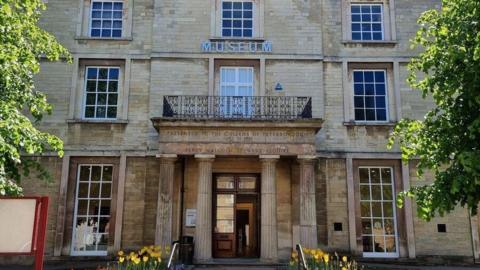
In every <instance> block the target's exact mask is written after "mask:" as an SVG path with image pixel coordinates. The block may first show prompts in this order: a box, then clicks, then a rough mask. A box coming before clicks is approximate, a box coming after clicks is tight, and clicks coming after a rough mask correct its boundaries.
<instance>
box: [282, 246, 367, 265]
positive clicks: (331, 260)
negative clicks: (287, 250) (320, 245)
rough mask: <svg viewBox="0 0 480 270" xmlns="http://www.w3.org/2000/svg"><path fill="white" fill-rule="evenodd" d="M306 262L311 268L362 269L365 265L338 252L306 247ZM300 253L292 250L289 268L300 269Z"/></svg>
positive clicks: (304, 250) (304, 251)
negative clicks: (331, 252)
mask: <svg viewBox="0 0 480 270" xmlns="http://www.w3.org/2000/svg"><path fill="white" fill-rule="evenodd" d="M303 253H304V254H305V262H306V265H307V267H308V269H309V270H360V269H363V267H361V266H359V265H358V264H357V262H356V261H354V260H349V259H348V257H347V256H342V257H340V256H339V255H338V254H337V253H336V252H335V253H334V254H333V255H331V254H328V253H325V252H323V251H322V250H320V249H308V248H304V249H303ZM298 263H299V259H298V254H297V252H295V251H294V252H292V258H291V260H290V264H289V268H290V269H292V270H293V269H298Z"/></svg>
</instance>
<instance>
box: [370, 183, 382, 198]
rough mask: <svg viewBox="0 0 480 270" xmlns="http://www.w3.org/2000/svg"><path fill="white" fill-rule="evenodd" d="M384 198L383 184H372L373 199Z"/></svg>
mask: <svg viewBox="0 0 480 270" xmlns="http://www.w3.org/2000/svg"><path fill="white" fill-rule="evenodd" d="M381 199H382V186H380V185H377V186H372V200H381Z"/></svg>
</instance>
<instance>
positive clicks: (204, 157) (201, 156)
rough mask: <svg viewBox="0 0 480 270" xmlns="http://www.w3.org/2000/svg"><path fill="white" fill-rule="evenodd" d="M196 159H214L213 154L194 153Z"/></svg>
mask: <svg viewBox="0 0 480 270" xmlns="http://www.w3.org/2000/svg"><path fill="white" fill-rule="evenodd" d="M195 158H196V159H199V160H200V161H213V160H214V159H215V155H207V154H196V155H195Z"/></svg>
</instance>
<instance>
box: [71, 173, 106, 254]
mask: <svg viewBox="0 0 480 270" xmlns="http://www.w3.org/2000/svg"><path fill="white" fill-rule="evenodd" d="M112 177H113V165H86V164H81V165H79V166H78V172H77V181H76V192H75V213H74V220H73V233H72V252H71V254H72V255H83V256H92V255H98V256H106V255H107V247H108V242H109V239H108V238H109V231H110V216H111V202H112Z"/></svg>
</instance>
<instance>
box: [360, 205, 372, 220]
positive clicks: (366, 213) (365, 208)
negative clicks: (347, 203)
mask: <svg viewBox="0 0 480 270" xmlns="http://www.w3.org/2000/svg"><path fill="white" fill-rule="evenodd" d="M360 209H361V215H362V217H370V216H371V214H370V213H371V211H370V203H368V202H361V203H360Z"/></svg>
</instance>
